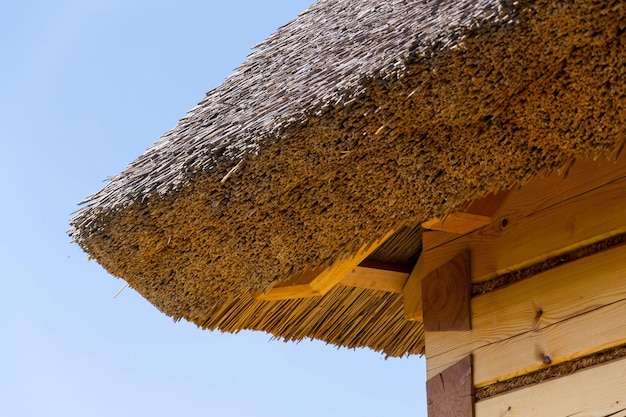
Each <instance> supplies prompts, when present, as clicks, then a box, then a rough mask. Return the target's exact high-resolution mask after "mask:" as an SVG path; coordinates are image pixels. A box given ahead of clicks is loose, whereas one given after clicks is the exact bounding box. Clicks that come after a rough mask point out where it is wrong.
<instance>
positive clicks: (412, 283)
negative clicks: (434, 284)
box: [403, 255, 424, 322]
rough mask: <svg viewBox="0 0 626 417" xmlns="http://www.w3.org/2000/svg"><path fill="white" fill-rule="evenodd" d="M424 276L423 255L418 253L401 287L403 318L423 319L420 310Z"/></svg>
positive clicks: (411, 319)
mask: <svg viewBox="0 0 626 417" xmlns="http://www.w3.org/2000/svg"><path fill="white" fill-rule="evenodd" d="M423 278H424V256H423V255H420V257H419V259H418V260H417V264H415V267H414V268H413V271H411V275H409V279H408V280H407V282H406V285H405V286H404V289H403V296H404V318H405V319H406V320H410V321H421V322H423V321H424V315H423V312H422V279H423Z"/></svg>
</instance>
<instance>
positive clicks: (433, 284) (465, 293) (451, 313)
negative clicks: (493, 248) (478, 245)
mask: <svg viewBox="0 0 626 417" xmlns="http://www.w3.org/2000/svg"><path fill="white" fill-rule="evenodd" d="M469 271H470V257H469V253H467V252H461V253H460V254H458V255H457V256H455V257H454V258H453V259H452V260H451V261H450V262H448V263H447V264H445V265H443V266H442V267H440V268H438V269H437V270H435V271H433V272H431V273H430V274H428V275H426V277H424V279H422V303H423V310H424V329H425V330H426V331H433V332H437V331H448V330H469V329H470V327H471V325H470V276H469Z"/></svg>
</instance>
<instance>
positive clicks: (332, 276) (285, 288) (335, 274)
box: [253, 231, 394, 301]
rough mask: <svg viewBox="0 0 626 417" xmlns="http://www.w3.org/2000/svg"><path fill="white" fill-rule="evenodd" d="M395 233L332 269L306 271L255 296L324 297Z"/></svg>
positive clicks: (280, 297) (265, 297)
mask: <svg viewBox="0 0 626 417" xmlns="http://www.w3.org/2000/svg"><path fill="white" fill-rule="evenodd" d="M393 233H394V231H391V232H389V233H387V234H386V235H384V236H383V238H382V239H380V240H379V241H377V242H375V243H372V244H370V245H365V246H363V247H362V248H361V249H360V250H359V251H358V252H357V253H356V254H355V255H354V256H352V257H351V258H349V259H343V260H340V261H337V262H335V263H334V264H333V265H332V266H331V267H330V268H327V269H316V270H309V271H305V272H304V273H303V274H301V275H298V276H296V277H294V278H292V279H289V280H287V281H283V282H279V283H278V284H277V285H274V286H273V287H272V288H270V289H269V290H267V291H265V292H260V293H256V294H253V296H254V298H256V299H259V300H266V301H277V300H290V299H295V298H306V297H315V296H322V295H324V294H326V293H327V292H328V291H330V289H331V288H333V287H334V286H335V285H337V284H339V283H340V282H341V280H342V279H343V278H344V277H345V276H346V275H348V274H349V273H351V272H352V271H353V270H354V269H355V268H356V267H357V266H358V265H359V264H360V263H361V262H362V261H363V260H365V258H367V257H368V256H369V254H371V253H372V252H373V251H374V250H375V249H376V248H377V247H379V246H380V245H382V244H383V243H384V242H385V241H386V240H387V239H388V238H389V237H391V235H393Z"/></svg>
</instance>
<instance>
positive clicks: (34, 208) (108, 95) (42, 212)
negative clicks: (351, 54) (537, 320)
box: [0, 0, 426, 417]
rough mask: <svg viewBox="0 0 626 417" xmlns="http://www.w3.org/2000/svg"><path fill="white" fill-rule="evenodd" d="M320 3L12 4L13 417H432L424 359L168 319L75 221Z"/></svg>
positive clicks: (7, 322)
mask: <svg viewBox="0 0 626 417" xmlns="http://www.w3.org/2000/svg"><path fill="white" fill-rule="evenodd" d="M308 4H309V2H308V1H303V0H265V1H252V0H250V1H236V0H232V1H217V0H204V1H200V0H198V1H195V0H180V1H162V0H155V1H142V0H135V1H130V0H129V1H123V0H94V1H89V0H74V1H72V0H67V1H64V0H44V1H32V0H21V1H4V2H2V4H1V5H0V59H1V61H0V63H1V65H0V145H1V147H0V178H1V179H0V181H1V184H2V188H1V190H0V193H1V194H0V195H1V200H0V237H1V239H0V284H1V288H2V293H1V294H2V298H1V302H0V314H1V315H2V318H3V320H2V322H1V324H0V416H46V417H54V416H63V417H71V416H81V417H85V416H107V417H110V416H115V417H123V416H154V417H157V416H168V417H171V416H177V415H185V416H196V415H198V416H200V415H202V416H213V415H214V416H246V417H251V416H272V417H279V416H290V417H291V416H294V417H295V416H329V417H330V416H381V417H382V416H390V417H392V416H425V414H426V400H425V387H424V384H425V371H424V363H423V359H421V358H404V359H389V360H385V359H384V357H383V356H381V355H380V354H377V353H375V352H372V351H369V350H347V349H336V348H335V347H332V346H328V345H326V344H324V343H322V342H318V341H305V342H301V343H299V344H293V343H283V342H280V341H270V337H269V336H268V335H267V334H264V333H251V332H242V333H239V334H237V335H227V334H221V333H217V332H207V331H202V330H199V329H197V328H196V327H195V325H192V324H189V323H186V322H179V323H173V322H172V320H171V319H170V318H168V317H166V316H165V315H163V314H161V313H160V312H159V311H158V310H156V309H155V308H154V307H153V306H152V305H150V304H149V303H148V302H147V301H145V300H144V299H143V298H141V297H140V296H139V295H137V294H136V293H135V292H134V291H133V290H130V289H126V290H124V291H123V292H122V293H121V294H120V295H119V296H118V297H117V298H115V299H114V298H113V296H114V295H115V293H116V292H117V291H118V290H119V289H120V288H121V287H122V285H123V284H124V282H123V281H121V280H119V279H116V278H114V277H113V276H111V275H109V274H107V273H106V272H105V271H104V270H103V269H102V268H101V267H100V266H99V265H98V264H97V263H95V262H88V261H87V256H86V255H85V254H84V253H83V252H82V251H81V250H80V248H78V246H76V245H74V244H72V243H71V242H70V239H69V237H68V236H67V233H66V231H67V229H68V227H69V219H70V214H71V213H72V212H73V211H74V210H76V208H77V205H76V204H77V203H78V202H79V201H80V200H81V199H83V198H84V197H86V196H87V195H89V194H91V193H93V192H95V191H97V190H99V189H100V188H101V187H102V186H103V180H105V179H106V178H107V177H109V176H112V175H114V174H116V173H118V172H119V171H121V170H122V169H123V168H124V167H125V166H126V164H128V163H129V162H131V161H132V160H133V159H135V158H136V157H137V156H138V155H139V154H141V153H142V152H143V151H144V150H145V149H146V148H147V147H148V146H150V145H151V144H152V143H153V142H155V141H156V140H157V139H158V138H159V136H160V135H161V134H163V133H164V132H165V131H167V130H168V129H170V128H171V127H173V126H174V125H175V124H176V122H177V121H178V120H179V119H180V118H181V117H183V116H184V115H185V113H186V111H187V110H189V109H191V108H192V107H193V106H195V104H196V103H197V102H198V101H199V100H200V99H201V98H202V97H203V96H204V94H205V93H206V92H207V91H208V90H210V89H212V88H214V87H216V86H217V85H219V84H220V83H221V82H222V81H223V80H224V78H225V77H226V76H228V75H229V74H230V73H231V72H232V71H233V69H234V68H235V67H237V66H238V65H239V64H240V63H242V62H243V61H244V60H245V59H246V55H247V54H248V52H249V51H250V49H251V48H252V47H253V46H254V45H256V44H257V43H259V42H261V41H262V40H263V39H264V38H265V37H267V36H268V35H269V34H270V33H272V32H273V31H274V30H275V29H276V28H278V27H279V26H280V25H282V24H284V23H287V22H288V21H289V20H291V19H293V18H294V17H295V16H296V15H297V14H298V13H299V12H301V11H303V10H304V9H306V7H307V6H308Z"/></svg>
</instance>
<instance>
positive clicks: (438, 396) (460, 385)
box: [426, 355, 474, 417]
mask: <svg viewBox="0 0 626 417" xmlns="http://www.w3.org/2000/svg"><path fill="white" fill-rule="evenodd" d="M473 391H474V389H473V384H472V357H471V355H468V356H466V357H465V358H463V359H461V360H460V361H459V362H457V363H456V364H454V365H452V366H451V367H449V368H447V369H446V370H444V371H443V372H441V373H440V374H437V375H435V376H434V377H432V378H430V379H429V380H428V381H426V394H427V396H428V400H427V401H428V417H472V416H473V415H474V392H473Z"/></svg>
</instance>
